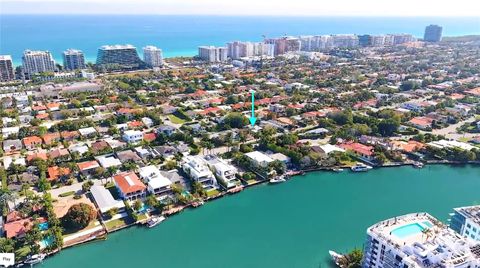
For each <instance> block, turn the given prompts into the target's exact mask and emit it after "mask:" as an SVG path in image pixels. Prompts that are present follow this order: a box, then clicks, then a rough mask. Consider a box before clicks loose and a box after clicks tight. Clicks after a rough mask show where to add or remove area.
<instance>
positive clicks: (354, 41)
mask: <svg viewBox="0 0 480 268" xmlns="http://www.w3.org/2000/svg"><path fill="white" fill-rule="evenodd" d="M332 38H333V46H334V47H339V48H348V47H357V46H358V45H359V41H358V36H356V35H354V34H336V35H332Z"/></svg>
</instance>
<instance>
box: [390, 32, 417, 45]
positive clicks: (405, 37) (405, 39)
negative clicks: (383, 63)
mask: <svg viewBox="0 0 480 268" xmlns="http://www.w3.org/2000/svg"><path fill="white" fill-rule="evenodd" d="M392 36H393V45H401V44H405V43H410V42H413V41H415V37H413V35H411V34H392Z"/></svg>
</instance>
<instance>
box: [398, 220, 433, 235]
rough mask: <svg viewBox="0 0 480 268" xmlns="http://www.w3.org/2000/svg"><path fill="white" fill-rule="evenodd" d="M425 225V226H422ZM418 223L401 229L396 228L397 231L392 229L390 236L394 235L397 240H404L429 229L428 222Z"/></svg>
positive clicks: (429, 224)
mask: <svg viewBox="0 0 480 268" xmlns="http://www.w3.org/2000/svg"><path fill="white" fill-rule="evenodd" d="M422 224H423V225H425V226H422ZM422 224H420V223H411V224H407V225H404V226H401V227H398V228H397V229H394V230H393V231H392V234H393V235H395V236H396V237H398V238H405V237H408V236H411V235H414V234H418V233H421V232H422V231H423V230H424V229H425V228H429V227H431V226H432V224H431V223H430V222H428V221H427V222H422Z"/></svg>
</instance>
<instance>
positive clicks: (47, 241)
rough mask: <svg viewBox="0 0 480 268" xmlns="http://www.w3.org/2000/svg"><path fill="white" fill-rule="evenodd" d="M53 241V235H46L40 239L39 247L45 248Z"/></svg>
mask: <svg viewBox="0 0 480 268" xmlns="http://www.w3.org/2000/svg"><path fill="white" fill-rule="evenodd" d="M52 243H53V236H47V237H45V238H44V239H42V240H41V241H40V248H46V247H48V246H50V245H51V244H52Z"/></svg>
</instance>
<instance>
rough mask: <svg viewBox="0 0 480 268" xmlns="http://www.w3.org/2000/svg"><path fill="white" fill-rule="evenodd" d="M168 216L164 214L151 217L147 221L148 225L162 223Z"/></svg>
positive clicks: (149, 226) (150, 226)
mask: <svg viewBox="0 0 480 268" xmlns="http://www.w3.org/2000/svg"><path fill="white" fill-rule="evenodd" d="M165 219H166V218H165V217H164V216H159V217H151V218H150V219H148V221H147V226H148V228H152V227H155V226H157V225H158V224H160V223H161V222H162V221H164V220H165Z"/></svg>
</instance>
